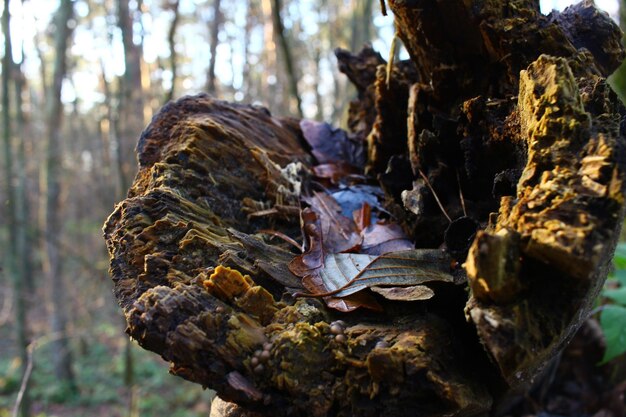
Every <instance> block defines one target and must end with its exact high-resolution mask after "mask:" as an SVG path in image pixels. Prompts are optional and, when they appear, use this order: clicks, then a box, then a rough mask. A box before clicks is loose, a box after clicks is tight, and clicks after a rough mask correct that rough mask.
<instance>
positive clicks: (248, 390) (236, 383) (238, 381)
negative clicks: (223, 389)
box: [226, 371, 263, 401]
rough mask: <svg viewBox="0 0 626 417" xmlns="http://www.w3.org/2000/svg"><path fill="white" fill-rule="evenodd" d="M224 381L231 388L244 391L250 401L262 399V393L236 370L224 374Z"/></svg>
mask: <svg viewBox="0 0 626 417" xmlns="http://www.w3.org/2000/svg"><path fill="white" fill-rule="evenodd" d="M226 381H227V382H228V385H230V386H231V387H232V388H233V389H235V390H237V391H240V392H242V393H244V394H245V395H246V396H247V397H248V398H249V399H250V400H252V401H261V400H262V399H263V393H262V392H261V391H259V390H258V389H257V388H256V387H255V386H254V385H252V382H250V381H249V380H248V379H247V378H246V377H245V376H243V375H241V374H240V373H239V372H237V371H232V372H230V373H229V374H228V375H226Z"/></svg>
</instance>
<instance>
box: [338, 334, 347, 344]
mask: <svg viewBox="0 0 626 417" xmlns="http://www.w3.org/2000/svg"><path fill="white" fill-rule="evenodd" d="M346 340H348V339H347V338H346V335H345V334H338V335H337V336H335V342H337V343H344V342H345V341H346Z"/></svg>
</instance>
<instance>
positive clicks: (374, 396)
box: [104, 0, 626, 416]
mask: <svg viewBox="0 0 626 417" xmlns="http://www.w3.org/2000/svg"><path fill="white" fill-rule="evenodd" d="M388 5H389V8H390V9H391V11H393V13H394V15H395V21H396V26H397V28H398V31H399V36H400V38H401V39H402V40H403V42H404V43H405V46H406V48H407V50H408V52H409V54H410V56H411V60H410V61H407V62H399V63H396V64H395V65H393V66H392V67H391V68H390V73H389V72H388V69H387V66H386V65H385V62H384V60H383V59H382V58H381V57H380V56H379V55H377V54H376V53H375V52H373V51H372V50H368V49H366V50H364V51H362V52H361V53H360V54H359V55H351V54H349V53H347V52H343V51H339V52H338V58H339V61H340V68H341V70H342V71H343V72H344V73H346V74H347V75H348V77H349V78H350V80H351V81H352V82H353V83H354V84H355V85H356V87H357V89H358V90H359V98H358V99H357V100H355V101H354V102H353V103H351V108H350V114H349V127H350V129H351V137H352V139H353V140H355V141H357V142H358V141H361V142H367V145H368V158H367V166H366V167H364V168H365V169H366V172H367V173H368V175H370V177H372V178H374V179H376V180H378V182H379V183H380V185H381V187H382V189H383V190H384V192H385V197H386V198H385V200H386V201H385V208H386V210H387V211H388V212H389V213H391V215H392V216H393V218H394V220H395V221H396V222H398V223H400V224H401V225H402V226H403V228H404V229H405V231H406V232H407V233H408V234H409V236H410V237H411V238H412V240H413V242H414V243H415V246H416V247H417V248H439V247H444V248H445V249H446V251H447V252H448V254H449V255H450V256H451V257H452V258H454V259H455V260H456V261H457V262H458V263H459V264H461V263H464V265H465V269H464V271H463V272H465V274H466V276H467V283H468V286H469V289H470V292H469V295H468V293H467V292H466V291H465V289H464V288H463V287H462V286H455V287H446V288H443V287H442V288H438V289H436V291H435V293H436V295H435V298H433V299H432V300H429V301H427V302H410V303H404V304H402V305H398V304H397V303H395V304H394V303H393V302H383V307H384V313H352V314H344V315H339V314H338V313H336V312H335V313H333V312H332V311H331V310H329V309H327V308H326V307H325V306H324V304H323V303H322V302H321V301H318V300H316V299H311V298H308V299H307V298H293V297H292V296H290V295H289V292H285V288H299V287H301V284H300V281H299V279H298V278H296V277H295V276H294V275H292V274H291V273H290V271H289V269H288V268H287V264H288V263H289V262H290V261H291V260H292V259H293V258H294V256H295V255H296V254H294V253H293V252H290V251H289V250H287V249H285V248H284V247H283V246H282V245H279V244H272V245H270V244H268V243H266V242H265V241H264V240H262V239H261V238H260V235H256V234H257V232H259V231H260V230H263V229H274V230H280V231H281V232H283V233H285V234H287V235H289V236H297V235H298V234H299V233H300V225H299V219H298V215H297V214H298V213H299V204H300V202H299V199H298V197H297V192H296V191H295V190H294V187H293V184H294V183H293V178H294V177H300V178H301V176H302V172H303V170H304V169H305V167H310V166H311V165H313V164H315V160H314V158H313V157H312V156H311V155H310V154H309V152H310V150H309V146H308V145H306V144H305V143H304V141H303V138H302V135H303V133H302V131H301V130H300V128H299V125H298V123H297V122H296V121H294V120H292V119H279V118H276V117H272V116H271V115H269V113H268V112H267V111H266V110H264V109H261V108H258V107H247V106H240V105H232V104H227V103H224V102H220V101H216V100H213V99H210V98H208V97H206V96H198V97H188V98H184V99H181V100H179V101H178V102H176V103H171V104H169V105H167V106H165V107H164V108H163V109H162V110H161V112H160V113H159V115H157V117H156V118H155V119H154V120H153V122H152V123H151V125H150V126H149V127H148V128H147V129H146V131H145V132H144V133H143V135H142V137H141V139H140V142H139V146H138V151H139V163H140V170H139V174H138V176H137V177H136V179H135V182H134V184H133V186H132V188H131V190H130V192H129V197H128V198H127V199H126V200H125V201H124V202H122V203H121V204H119V205H118V206H117V208H116V210H115V212H114V213H113V214H112V215H111V216H110V218H109V219H108V221H107V223H106V224H105V229H104V232H105V237H106V239H107V245H108V248H109V252H110V254H111V274H112V277H113V281H114V285H115V293H116V296H117V298H118V300H119V302H120V305H121V306H122V308H123V309H124V312H125V314H126V318H127V321H128V325H129V327H128V332H129V334H130V335H131V336H132V337H134V338H135V339H137V341H138V342H139V343H140V344H141V345H142V346H143V347H144V348H146V349H149V350H152V351H154V352H157V353H159V354H160V355H162V356H163V357H164V358H165V359H166V360H168V361H170V363H171V372H172V373H173V374H176V375H179V376H182V377H184V378H186V379H189V380H191V381H195V382H198V383H200V384H202V385H205V386H210V387H211V388H213V389H215V390H216V391H217V392H218V394H219V395H220V397H221V398H222V399H224V400H226V401H231V402H234V403H236V404H239V405H240V406H241V407H243V408H245V409H246V410H251V411H255V412H257V413H265V414H266V415H273V416H287V415H290V416H294V415H296V416H297V415H302V416H305V415H306V416H327V415H333V416H378V415H380V416H404V415H416V416H434V415H456V416H472V415H478V414H481V413H486V412H488V411H490V410H494V409H497V408H498V407H499V404H500V405H502V404H506V400H507V395H508V394H509V393H510V392H513V391H514V390H518V389H524V388H525V387H527V386H528V385H529V384H530V383H531V381H532V380H533V378H534V377H536V376H537V375H538V374H539V373H540V372H541V370H542V368H543V366H544V365H545V364H546V363H548V362H549V360H550V359H551V358H553V357H554V356H555V355H556V354H558V352H559V351H560V350H561V349H562V348H563V346H565V345H566V344H567V342H568V340H569V339H570V337H571V336H572V334H573V332H574V331H575V330H576V329H577V328H578V327H579V326H580V324H581V323H582V321H583V320H584V318H586V316H587V314H588V311H589V309H590V306H591V303H592V301H593V300H594V298H595V296H596V295H597V293H598V291H599V289H600V287H601V285H602V283H603V282H604V279H605V278H606V275H607V271H608V268H609V265H610V260H611V257H612V254H613V251H614V248H615V244H616V239H617V237H618V235H619V229H620V227H621V222H622V220H623V217H624V189H625V185H624V179H625V172H626V161H625V160H624V158H623V155H624V149H623V143H624V142H623V132H621V130H620V123H621V121H622V116H621V114H623V110H622V109H621V108H620V104H619V102H618V100H617V97H616V96H615V94H613V93H612V92H611V90H610V89H609V87H608V85H607V84H606V76H607V75H608V74H610V73H611V72H612V71H613V70H614V69H615V68H616V67H617V66H618V65H619V63H620V61H621V59H622V58H623V56H624V53H623V50H622V48H621V46H620V42H619V41H620V33H619V30H618V29H617V27H616V26H615V25H614V24H613V23H612V22H611V21H610V19H609V18H608V16H606V15H604V14H602V13H599V12H598V11H597V10H596V9H595V8H594V7H593V5H592V4H591V3H590V2H585V3H582V4H579V5H577V6H574V7H572V8H569V9H567V10H566V11H564V12H563V13H554V14H552V15H550V16H548V17H546V16H542V15H541V14H540V13H539V6H538V2H533V1H524V0H520V1H516V2H506V3H501V2H484V3H474V2H463V1H461V0H453V1H447V2H436V3H434V4H433V3H432V2H427V1H426V0H424V1H411V2H406V1H389V2H388ZM446 28H448V29H449V30H446ZM520 71H521V75H520ZM242 161H245V163H242ZM439 206H440V207H439ZM259 212H264V213H272V216H257V215H254V214H255V213H259ZM444 212H445V213H444ZM250 213H252V214H253V216H247V214H250ZM447 217H449V219H450V220H448V219H447ZM468 224H469V225H471V227H470V228H469V229H468V226H467V225H468ZM220 266H222V267H231V268H232V269H234V270H235V271H228V270H225V269H224V268H220ZM451 268H455V267H454V265H451ZM236 271H240V272H241V273H244V274H248V275H249V276H250V278H247V277H243V276H242V275H241V274H240V273H239V272H236ZM207 282H208V283H209V284H207ZM216 282H218V283H219V285H218V284H216ZM276 300H280V301H276ZM381 302H382V301H381ZM339 317H340V318H341V319H342V320H343V321H344V323H343V324H342V332H343V333H342V335H343V337H340V338H338V337H335V334H336V324H335V328H333V326H331V323H332V321H333V320H336V319H337V318H339ZM257 350H259V352H261V353H260V354H257V355H256V356H255V351H257ZM263 352H267V353H263ZM258 358H264V359H263V362H262V365H260V366H259V365H258V363H257V362H258ZM255 359H256V360H255ZM240 411H241V410H240Z"/></svg>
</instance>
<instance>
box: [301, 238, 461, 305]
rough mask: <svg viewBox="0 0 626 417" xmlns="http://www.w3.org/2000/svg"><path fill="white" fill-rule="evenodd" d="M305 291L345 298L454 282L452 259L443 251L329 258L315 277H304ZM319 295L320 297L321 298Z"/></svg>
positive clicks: (336, 254)
mask: <svg viewBox="0 0 626 417" xmlns="http://www.w3.org/2000/svg"><path fill="white" fill-rule="evenodd" d="M304 280H305V282H304V284H305V287H307V288H309V289H311V288H315V289H316V290H322V289H323V290H326V291H328V293H327V295H332V296H334V297H346V296H348V295H350V294H354V293H355V292H358V291H361V290H363V289H365V288H369V287H373V286H379V285H392V286H409V285H420V284H423V283H425V282H429V281H443V282H453V281H454V277H453V276H452V275H451V274H450V258H449V257H448V256H447V255H446V254H445V253H443V252H442V251H440V250H435V249H421V250H406V251H399V252H391V253H388V254H385V255H380V256H374V255H366V254H353V253H335V254H330V255H326V257H325V258H324V264H323V266H322V268H320V269H319V270H318V271H317V273H316V274H314V275H310V276H307V277H305V279H304ZM318 295H319V294H318Z"/></svg>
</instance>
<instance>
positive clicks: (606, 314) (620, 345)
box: [600, 305, 626, 363]
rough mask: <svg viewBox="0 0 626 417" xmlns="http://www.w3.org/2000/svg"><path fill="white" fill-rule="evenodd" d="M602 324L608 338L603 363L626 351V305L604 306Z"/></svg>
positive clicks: (601, 317)
mask: <svg viewBox="0 0 626 417" xmlns="http://www.w3.org/2000/svg"><path fill="white" fill-rule="evenodd" d="M600 324H601V325H602V329H603V331H604V337H605V338H606V351H605V352H604V358H603V359H602V363H606V362H608V361H610V360H611V359H613V358H615V357H617V356H619V355H621V354H623V353H624V352H626V307H623V306H619V305H607V306H604V309H603V310H602V315H601V316H600Z"/></svg>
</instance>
